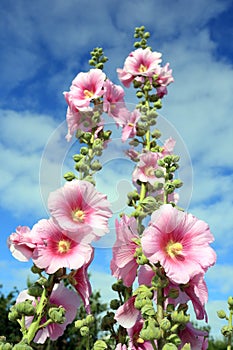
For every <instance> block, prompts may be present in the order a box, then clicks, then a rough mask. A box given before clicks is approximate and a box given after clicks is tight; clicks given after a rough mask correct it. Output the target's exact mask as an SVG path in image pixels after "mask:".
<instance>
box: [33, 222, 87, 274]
mask: <svg viewBox="0 0 233 350" xmlns="http://www.w3.org/2000/svg"><path fill="white" fill-rule="evenodd" d="M33 230H34V233H37V235H38V236H39V237H40V238H41V241H42V242H43V243H41V244H38V245H37V247H36V248H35V249H34V251H33V255H32V260H33V262H34V264H35V265H36V266H38V267H39V268H40V269H45V271H46V272H47V273H49V274H51V273H55V272H56V271H57V270H58V269H60V268H62V267H67V268H69V269H78V268H80V267H82V266H83V265H84V264H86V263H87V262H88V261H89V260H90V258H91V256H92V251H93V248H92V247H91V246H90V245H89V244H86V243H84V242H82V243H79V242H77V241H74V240H72V239H71V238H69V236H68V235H67V233H66V232H64V231H62V230H61V229H60V227H59V226H57V225H55V224H54V221H53V220H51V219H49V220H45V219H42V220H40V221H39V222H38V223H37V224H36V225H34V228H33Z"/></svg>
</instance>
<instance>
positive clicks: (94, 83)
mask: <svg viewBox="0 0 233 350" xmlns="http://www.w3.org/2000/svg"><path fill="white" fill-rule="evenodd" d="M105 78H106V76H105V74H104V73H103V72H102V70H101V69H90V71H89V72H86V73H83V72H81V73H79V74H78V75H77V76H76V77H75V78H74V80H73V81H72V85H71V87H70V91H69V92H64V96H65V99H66V102H67V103H68V105H69V107H70V109H71V110H72V111H73V110H75V109H80V108H83V107H88V106H89V105H90V102H91V101H92V100H93V99H96V98H99V97H101V96H102V95H103V93H104V90H103V85H104V80H105Z"/></svg>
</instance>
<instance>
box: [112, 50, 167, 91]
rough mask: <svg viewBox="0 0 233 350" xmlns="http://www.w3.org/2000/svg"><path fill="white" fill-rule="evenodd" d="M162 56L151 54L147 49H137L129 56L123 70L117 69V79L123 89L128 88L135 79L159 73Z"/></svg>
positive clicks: (155, 53)
mask: <svg viewBox="0 0 233 350" xmlns="http://www.w3.org/2000/svg"><path fill="white" fill-rule="evenodd" d="M161 56H162V54H161V53H160V52H156V51H155V52H152V51H151V50H150V49H149V48H146V49H142V48H139V49H137V50H135V51H133V52H131V53H130V54H129V56H128V57H127V58H126V60H125V63H124V67H123V69H120V68H118V69H117V72H118V77H119V79H120V81H121V82H122V84H123V85H124V86H125V87H129V86H130V84H131V82H132V81H133V80H134V78H135V77H138V76H139V77H140V76H142V77H152V76H153V75H154V74H156V73H157V71H158V70H159V71H160V66H159V64H160V63H161V61H162V59H161Z"/></svg>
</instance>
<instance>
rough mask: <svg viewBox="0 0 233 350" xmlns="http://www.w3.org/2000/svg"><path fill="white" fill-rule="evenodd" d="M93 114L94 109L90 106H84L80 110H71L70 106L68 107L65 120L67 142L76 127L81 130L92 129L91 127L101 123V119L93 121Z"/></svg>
mask: <svg viewBox="0 0 233 350" xmlns="http://www.w3.org/2000/svg"><path fill="white" fill-rule="evenodd" d="M95 110H96V108H95ZM98 110H99V108H98ZM100 112H101V111H100ZM93 116H94V109H93V108H91V107H86V108H83V109H82V110H71V108H70V107H68V108H67V113H66V122H67V126H68V132H67V135H66V140H67V141H68V142H69V141H70V140H71V139H72V136H73V135H74V133H75V132H76V131H77V130H78V129H81V130H82V131H92V129H93V128H95V127H96V126H98V125H100V124H101V123H102V120H100V122H99V123H98V122H96V121H94V120H93Z"/></svg>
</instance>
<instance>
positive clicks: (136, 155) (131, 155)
mask: <svg viewBox="0 0 233 350" xmlns="http://www.w3.org/2000/svg"><path fill="white" fill-rule="evenodd" d="M125 154H126V155H127V156H128V157H129V158H131V159H132V160H133V161H134V162H136V161H138V160H139V153H138V152H137V151H135V149H134V148H133V147H132V148H130V149H128V150H127V151H126V152H125Z"/></svg>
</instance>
